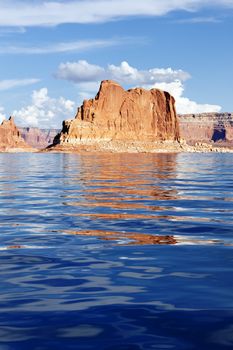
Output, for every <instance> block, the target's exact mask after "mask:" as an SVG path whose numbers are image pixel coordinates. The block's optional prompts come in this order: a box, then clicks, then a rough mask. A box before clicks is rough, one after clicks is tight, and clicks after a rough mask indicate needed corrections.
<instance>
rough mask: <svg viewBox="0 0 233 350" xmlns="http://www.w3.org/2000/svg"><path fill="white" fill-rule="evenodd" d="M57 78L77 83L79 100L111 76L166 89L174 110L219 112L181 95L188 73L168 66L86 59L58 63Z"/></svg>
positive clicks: (127, 84) (130, 83) (122, 81)
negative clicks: (143, 66)
mask: <svg viewBox="0 0 233 350" xmlns="http://www.w3.org/2000/svg"><path fill="white" fill-rule="evenodd" d="M56 77H57V78H58V79H65V80H68V81H71V82H74V83H76V84H77V86H78V88H79V91H80V92H79V97H80V99H81V98H82V99H87V98H90V96H93V95H94V93H95V92H96V91H97V90H98V86H99V83H100V81H101V80H103V79H113V80H116V81H117V82H119V83H121V84H122V85H123V86H127V87H129V86H130V87H135V86H142V87H144V88H145V89H152V88H158V89H162V90H164V91H168V92H170V93H171V94H172V95H173V96H174V97H175V99H176V107H177V111H178V113H181V114H184V113H204V112H219V111H220V110H221V107H220V106H218V105H211V104H198V103H197V102H195V101H192V100H190V99H188V98H187V97H185V96H184V82H185V81H186V80H187V79H189V78H190V74H189V73H187V72H185V71H183V70H180V69H178V70H174V69H172V68H151V69H148V70H139V69H137V68H135V67H132V66H130V65H129V63H128V62H126V61H124V62H122V63H121V64H120V65H119V66H116V65H113V64H111V65H108V66H107V67H101V66H98V65H93V64H90V63H88V62H87V61H78V62H67V63H62V64H60V66H59V68H58V71H57V73H56Z"/></svg>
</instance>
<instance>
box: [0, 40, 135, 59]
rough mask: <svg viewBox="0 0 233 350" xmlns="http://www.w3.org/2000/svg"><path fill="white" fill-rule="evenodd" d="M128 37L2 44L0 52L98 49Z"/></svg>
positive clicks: (23, 53) (124, 41)
mask: <svg viewBox="0 0 233 350" xmlns="http://www.w3.org/2000/svg"><path fill="white" fill-rule="evenodd" d="M130 41H131V39H130V38H119V39H116V38H115V39H106V40H80V41H73V42H61V43H56V44H48V45H44V46H12V45H10V46H9V45H8V46H6V45H5V46H4V45H2V46H1V47H0V54H1V55H5V54H20V55H38V54H39V55H48V54H53V53H65V52H82V51H87V50H90V49H92V50H93V49H98V48H104V47H110V46H117V45H122V44H124V43H129V42H130Z"/></svg>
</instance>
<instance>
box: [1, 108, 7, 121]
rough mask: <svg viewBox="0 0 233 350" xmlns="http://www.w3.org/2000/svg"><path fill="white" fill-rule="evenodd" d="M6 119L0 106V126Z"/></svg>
mask: <svg viewBox="0 0 233 350" xmlns="http://www.w3.org/2000/svg"><path fill="white" fill-rule="evenodd" d="M5 119H6V115H5V113H4V108H3V107H1V106H0V124H1V123H2V122H3V120H5Z"/></svg>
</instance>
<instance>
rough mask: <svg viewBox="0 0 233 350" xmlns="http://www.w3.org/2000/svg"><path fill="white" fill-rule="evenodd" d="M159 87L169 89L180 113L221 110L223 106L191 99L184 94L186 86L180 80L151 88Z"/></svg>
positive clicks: (158, 84)
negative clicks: (200, 102)
mask: <svg viewBox="0 0 233 350" xmlns="http://www.w3.org/2000/svg"><path fill="white" fill-rule="evenodd" d="M152 87H153V88H157V89H161V90H164V91H168V92H169V93H170V94H171V95H172V96H174V97H175V100H176V110H177V113H179V114H187V113H188V114H192V113H193V114H195V113H207V112H216V113H217V112H220V111H221V106H219V105H211V104H198V103H197V102H195V101H192V100H190V99H189V98H187V97H184V96H183V93H184V86H183V84H182V82H181V81H180V80H176V81H174V82H172V83H157V84H154V85H153V86H151V88H152Z"/></svg>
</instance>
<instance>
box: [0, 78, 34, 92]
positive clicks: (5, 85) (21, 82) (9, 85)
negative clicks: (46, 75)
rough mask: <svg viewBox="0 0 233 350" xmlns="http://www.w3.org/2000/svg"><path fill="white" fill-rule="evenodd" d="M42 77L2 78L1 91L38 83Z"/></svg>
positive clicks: (0, 82) (0, 81)
mask: <svg viewBox="0 0 233 350" xmlns="http://www.w3.org/2000/svg"><path fill="white" fill-rule="evenodd" d="M39 81H40V79H8V80H0V91H4V90H10V89H13V88H17V87H22V86H28V85H33V84H36V83H38V82H39Z"/></svg>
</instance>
